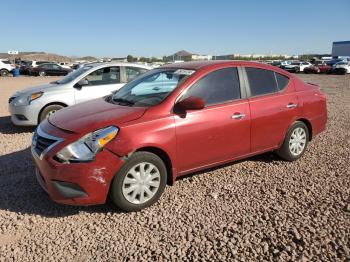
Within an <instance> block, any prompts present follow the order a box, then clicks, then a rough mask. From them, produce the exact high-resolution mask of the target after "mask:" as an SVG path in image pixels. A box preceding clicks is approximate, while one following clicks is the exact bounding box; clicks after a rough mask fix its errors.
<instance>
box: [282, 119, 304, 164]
mask: <svg viewBox="0 0 350 262" xmlns="http://www.w3.org/2000/svg"><path fill="white" fill-rule="evenodd" d="M309 136H310V134H309V129H308V127H307V126H306V125H305V124H304V123H303V122H300V121H297V122H295V123H294V124H293V125H292V126H291V127H290V128H289V131H288V133H287V135H286V137H285V139H284V142H283V144H282V146H281V147H280V148H279V149H278V150H277V151H276V153H277V154H278V155H279V156H280V157H281V158H282V159H284V160H287V161H295V160H297V159H299V158H300V157H301V156H302V155H303V154H304V152H305V150H306V147H307V144H308V142H309Z"/></svg>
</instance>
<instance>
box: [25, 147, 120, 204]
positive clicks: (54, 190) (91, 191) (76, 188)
mask: <svg viewBox="0 0 350 262" xmlns="http://www.w3.org/2000/svg"><path fill="white" fill-rule="evenodd" d="M32 156H33V159H34V162H35V165H36V169H37V171H36V177H37V180H38V182H39V184H40V185H41V186H42V187H43V189H44V190H45V191H46V192H47V193H48V194H49V195H50V197H51V198H52V200H54V201H55V202H58V203H61V204H67V205H97V204H103V203H105V202H106V199H107V195H108V191H109V186H110V183H111V181H112V179H113V177H114V175H115V174H116V173H117V172H118V170H119V169H120V168H121V166H122V165H123V164H124V161H123V160H122V159H121V158H119V157H118V156H117V155H115V154H113V153H112V152H110V151H109V150H103V151H101V152H100V153H98V154H97V155H96V158H95V160H94V161H92V162H88V163H71V164H63V163H59V162H57V161H56V160H54V158H52V157H51V156H50V155H44V156H43V157H42V158H40V157H38V156H37V155H36V154H35V153H33V150H32Z"/></svg>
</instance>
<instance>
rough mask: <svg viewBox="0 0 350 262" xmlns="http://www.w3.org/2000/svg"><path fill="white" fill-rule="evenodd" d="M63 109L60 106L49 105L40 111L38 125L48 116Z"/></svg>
mask: <svg viewBox="0 0 350 262" xmlns="http://www.w3.org/2000/svg"><path fill="white" fill-rule="evenodd" d="M62 108H64V106H61V105H49V106H47V107H45V108H44V110H43V111H41V113H40V116H39V124H40V123H41V122H42V121H44V120H45V119H46V118H48V117H49V116H50V115H52V114H53V113H55V112H56V111H58V110H60V109H62Z"/></svg>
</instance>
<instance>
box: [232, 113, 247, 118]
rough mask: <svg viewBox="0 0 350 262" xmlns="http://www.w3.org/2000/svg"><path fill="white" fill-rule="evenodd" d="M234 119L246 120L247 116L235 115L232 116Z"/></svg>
mask: <svg viewBox="0 0 350 262" xmlns="http://www.w3.org/2000/svg"><path fill="white" fill-rule="evenodd" d="M231 118H232V119H243V118H245V114H243V113H235V114H234V115H232V116H231Z"/></svg>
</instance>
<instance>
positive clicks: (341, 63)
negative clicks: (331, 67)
mask: <svg viewBox="0 0 350 262" xmlns="http://www.w3.org/2000/svg"><path fill="white" fill-rule="evenodd" d="M347 64H348V63H347V62H338V63H336V65H347Z"/></svg>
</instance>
